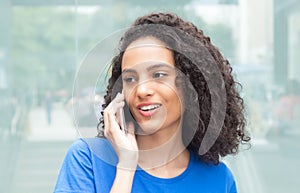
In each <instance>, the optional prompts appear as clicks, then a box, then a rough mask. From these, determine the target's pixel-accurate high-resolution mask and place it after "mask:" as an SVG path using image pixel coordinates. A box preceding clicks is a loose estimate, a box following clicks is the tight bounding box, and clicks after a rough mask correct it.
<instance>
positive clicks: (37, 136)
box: [27, 106, 78, 141]
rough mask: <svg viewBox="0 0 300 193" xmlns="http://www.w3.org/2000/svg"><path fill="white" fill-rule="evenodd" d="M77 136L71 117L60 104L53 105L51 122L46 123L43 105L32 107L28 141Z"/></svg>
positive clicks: (67, 138) (70, 138)
mask: <svg viewBox="0 0 300 193" xmlns="http://www.w3.org/2000/svg"><path fill="white" fill-rule="evenodd" d="M76 138H78V134H77V131H76V129H75V127H74V126H73V123H72V117H71V116H70V115H69V114H68V113H67V112H66V111H65V110H64V109H63V108H62V107H60V106H55V107H53V111H52V123H51V124H50V125H48V123H47V119H46V111H45V109H44V108H43V107H38V108H35V109H32V110H31V111H30V114H29V131H28V134H27V139H28V140H29V141H49V140H50V141H51V140H74V139H76Z"/></svg>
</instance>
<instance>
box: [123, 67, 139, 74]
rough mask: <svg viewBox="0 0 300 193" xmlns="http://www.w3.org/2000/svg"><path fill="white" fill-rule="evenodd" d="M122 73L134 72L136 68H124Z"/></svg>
mask: <svg viewBox="0 0 300 193" xmlns="http://www.w3.org/2000/svg"><path fill="white" fill-rule="evenodd" d="M123 73H136V70H134V69H132V68H126V69H124V70H123V71H122V74H123Z"/></svg>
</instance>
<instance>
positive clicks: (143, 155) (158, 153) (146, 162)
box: [137, 129, 189, 170]
mask: <svg viewBox="0 0 300 193" xmlns="http://www.w3.org/2000/svg"><path fill="white" fill-rule="evenodd" d="M181 135H182V134H181V129H177V130H176V131H172V130H160V131H158V132H156V133H155V134H152V135H143V136H142V135H140V136H137V143H138V147H139V165H140V167H142V168H143V169H145V170H147V169H153V168H158V167H167V166H172V167H176V164H178V166H179V165H182V163H181V162H178V160H189V153H187V152H188V151H187V150H186V147H185V146H184V144H183V142H182V137H181ZM176 160H177V161H176ZM170 164H171V165H170Z"/></svg>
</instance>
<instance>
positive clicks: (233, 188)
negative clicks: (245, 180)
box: [229, 181, 238, 193]
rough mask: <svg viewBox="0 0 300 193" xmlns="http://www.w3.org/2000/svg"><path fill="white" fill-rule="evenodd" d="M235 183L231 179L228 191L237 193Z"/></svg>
mask: <svg viewBox="0 0 300 193" xmlns="http://www.w3.org/2000/svg"><path fill="white" fill-rule="evenodd" d="M237 192H238V191H237V188H236V183H235V181H233V184H232V185H231V188H230V191H229V193H237Z"/></svg>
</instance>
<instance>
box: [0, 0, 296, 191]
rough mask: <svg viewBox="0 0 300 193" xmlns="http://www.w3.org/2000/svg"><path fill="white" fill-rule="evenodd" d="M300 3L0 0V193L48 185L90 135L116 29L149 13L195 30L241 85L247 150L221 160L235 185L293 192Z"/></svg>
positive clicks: (256, 0)
mask: <svg viewBox="0 0 300 193" xmlns="http://www.w3.org/2000/svg"><path fill="white" fill-rule="evenodd" d="M299 4H300V3H299V1H292V0H290V1H284V2H283V1H279V0H263V1H259V0H253V1H246V0H233V1H229V0H228V1H224V0H215V1H205V0H193V1H179V0H178V1H157V0H155V1H138V0H130V1H105V0H101V1H95V0H90V1H85V0H76V1H71V0H66V1H57V0H53V1H38V0H26V1H20V0H13V1H10V0H2V1H1V3H0V18H1V20H0V26H1V30H0V117H1V118H0V147H1V150H2V153H1V159H0V169H1V171H4V172H1V173H0V179H1V180H0V192H8V193H9V192H11V193H14V192H21V191H22V192H31V193H34V192H52V191H53V188H54V185H55V181H56V177H57V174H58V171H59V168H60V166H61V163H62V160H63V158H64V155H65V152H66V150H67V148H68V147H69V145H70V144H71V143H72V142H73V141H74V140H75V139H76V138H78V137H79V136H83V137H85V136H95V135H96V132H97V130H96V125H97V122H98V121H97V119H98V118H99V111H97V110H96V109H97V108H95V107H97V106H96V105H99V104H100V103H101V101H102V100H103V98H102V97H103V94H104V93H103V91H104V89H105V83H103V82H104V81H105V80H106V79H105V74H103V73H104V70H106V68H107V64H108V63H109V61H110V59H111V57H112V56H113V54H114V51H116V50H114V47H115V45H116V43H117V40H118V39H117V38H119V35H120V32H122V29H124V28H127V27H129V25H130V24H131V23H132V22H133V21H134V19H135V18H137V17H138V16H141V15H143V14H146V13H149V12H155V11H169V12H175V13H177V14H178V15H180V16H181V17H183V18H185V19H187V20H190V21H192V22H193V23H194V24H196V25H197V26H198V27H199V28H201V29H203V31H204V33H205V34H207V35H208V36H210V37H211V40H212V41H213V43H214V44H215V45H216V46H217V47H218V48H219V49H220V50H221V52H222V53H223V54H224V56H225V57H226V58H228V60H229V61H230V63H231V65H232V66H233V72H234V74H235V76H236V78H237V79H238V81H239V82H241V84H242V85H243V89H242V96H243V97H244V99H245V104H246V107H247V110H246V111H247V118H248V125H247V129H248V130H249V132H250V134H251V137H252V147H251V148H250V149H247V146H243V147H242V148H241V150H240V151H241V152H240V154H238V155H237V156H229V157H227V158H226V159H225V160H224V161H225V162H226V163H227V164H228V165H229V166H230V167H231V169H232V171H233V173H234V176H235V178H236V180H237V183H238V188H239V191H240V192H241V193H250V192H251V193H252V192H257V193H267V192H273V193H279V192H286V191H288V192H290V193H296V192H298V184H299V183H300V181H299V178H298V173H299V172H300V166H299V164H298V163H299V161H300V153H299V147H300V146H299V145H298V141H299V138H300V128H299V124H300V121H299V120H300V119H299V118H300V109H299V107H300V83H299V81H300V78H299V76H298V74H299V73H300V67H299V63H300V61H299V57H298V53H299V52H300V38H299V37H300V27H299V26H300V23H299V21H300V12H299V9H298V8H299V6H300V5H299ZM112 39H114V40H115V41H111V40H112ZM99 53H100V54H99ZM99 63H100V64H101V65H99ZM95 88H96V89H95ZM72 96H74V98H72ZM73 105H74V108H73Z"/></svg>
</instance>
